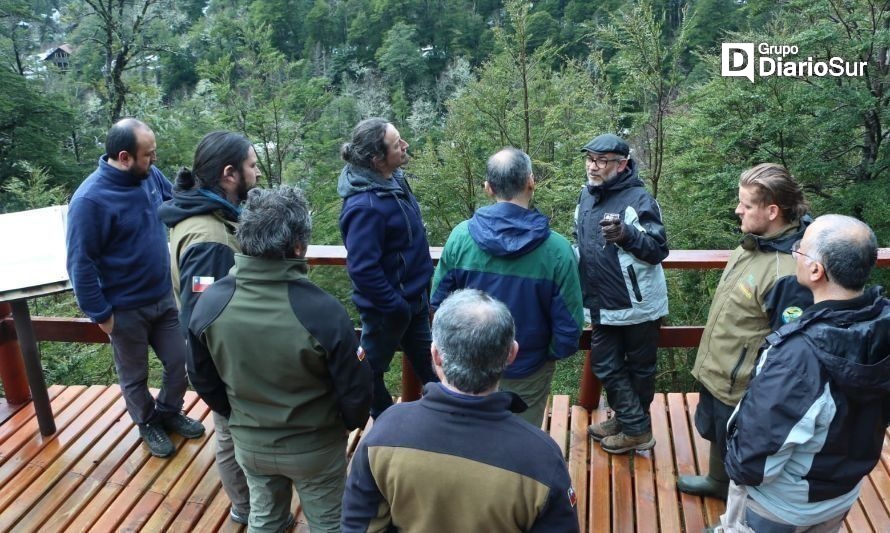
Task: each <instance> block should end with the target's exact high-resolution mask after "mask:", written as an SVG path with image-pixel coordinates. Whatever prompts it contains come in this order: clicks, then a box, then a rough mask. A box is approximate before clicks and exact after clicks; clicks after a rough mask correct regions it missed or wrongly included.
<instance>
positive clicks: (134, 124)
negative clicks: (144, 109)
mask: <svg viewBox="0 0 890 533" xmlns="http://www.w3.org/2000/svg"><path fill="white" fill-rule="evenodd" d="M139 132H151V128H149V127H148V126H147V125H146V124H145V123H144V122H142V121H141V120H136V119H135V118H124V119H121V120H119V121H117V122H115V124H114V126H112V127H111V129H110V130H108V135H107V136H106V137H105V153H106V154H108V158H109V159H113V160H115V161H117V160H118V158H119V156H120V153H121V152H127V153H129V154H131V155H136V144H137V142H138V139H137V133H139Z"/></svg>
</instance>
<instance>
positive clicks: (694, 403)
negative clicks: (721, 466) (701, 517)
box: [685, 394, 726, 525]
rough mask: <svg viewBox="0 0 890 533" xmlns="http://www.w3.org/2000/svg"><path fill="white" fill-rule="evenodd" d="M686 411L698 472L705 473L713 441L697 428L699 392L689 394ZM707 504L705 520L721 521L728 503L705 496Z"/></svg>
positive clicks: (710, 522) (708, 522)
mask: <svg viewBox="0 0 890 533" xmlns="http://www.w3.org/2000/svg"><path fill="white" fill-rule="evenodd" d="M685 398H686V406H687V409H686V413H687V414H688V416H689V431H690V433H691V434H692V444H693V446H695V458H696V461H697V462H698V472H699V473H700V474H702V475H704V474H705V473H706V472H707V471H708V463H709V462H710V455H711V443H710V442H709V441H707V440H705V439H704V438H703V437H702V436H701V435H699V434H698V430H697V429H695V410H696V409H697V408H698V394H687V395H686V396H685ZM703 500H704V504H705V520H706V522H707V524H709V525H715V524H717V523H718V522H720V515H722V514H723V513H724V512H725V511H726V503H725V502H724V501H723V500H720V499H718V498H707V497H706V498H703Z"/></svg>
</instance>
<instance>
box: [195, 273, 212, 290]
mask: <svg viewBox="0 0 890 533" xmlns="http://www.w3.org/2000/svg"><path fill="white" fill-rule="evenodd" d="M214 281H216V278H214V277H213V276H192V292H204V291H206V290H207V287H209V286H211V285H213V282H214Z"/></svg>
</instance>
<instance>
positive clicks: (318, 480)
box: [235, 435, 346, 533]
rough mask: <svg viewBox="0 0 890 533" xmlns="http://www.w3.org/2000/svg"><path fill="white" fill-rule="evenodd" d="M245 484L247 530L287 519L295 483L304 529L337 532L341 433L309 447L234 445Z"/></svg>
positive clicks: (273, 527)
mask: <svg viewBox="0 0 890 533" xmlns="http://www.w3.org/2000/svg"><path fill="white" fill-rule="evenodd" d="M235 457H236V458H237V459H238V464H239V465H241V468H243V469H244V473H245V474H246V475H247V484H248V486H249V487H250V523H249V525H248V528H247V530H248V532H249V533H254V532H260V531H262V532H269V533H273V532H278V531H282V529H283V528H284V525H285V524H286V523H287V519H288V514H289V512H290V503H291V495H292V488H293V487H296V489H297V494H298V495H299V496H300V503H301V504H302V506H303V512H304V513H305V514H306V520H307V521H308V522H309V530H310V531H311V532H312V533H322V532H324V533H339V531H340V511H341V508H342V499H343V491H344V489H345V488H346V437H345V435H344V437H343V439H342V440H337V442H334V443H332V444H331V445H329V446H326V447H324V448H322V449H320V450H315V451H313V452H309V453H280V452H274V451H270V452H253V451H248V450H245V449H243V447H241V446H237V445H236V446H235Z"/></svg>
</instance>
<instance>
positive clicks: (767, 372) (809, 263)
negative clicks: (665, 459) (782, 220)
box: [724, 215, 890, 533]
mask: <svg viewBox="0 0 890 533" xmlns="http://www.w3.org/2000/svg"><path fill="white" fill-rule="evenodd" d="M877 247H878V242H877V239H876V238H875V234H874V232H872V230H871V228H869V227H868V226H867V225H866V224H865V223H863V222H861V221H859V220H856V219H855V218H852V217H847V216H842V215H824V216H821V217H819V218H817V219H816V220H815V222H813V223H812V224H811V225H810V226H809V227H808V228H807V229H806V232H805V233H804V235H803V239H801V240H800V241H798V242H796V243H795V245H794V247H793V248H792V254H793V255H794V257H795V259H796V265H795V266H796V277H797V280H798V281H799V282H800V284H801V285H803V286H804V287H806V288H807V289H809V290H810V291H812V294H813V301H814V303H813V305H812V306H810V307H809V308H808V309H807V310H806V311H804V312H803V315H801V316H800V318H799V320H797V321H795V322H793V323H790V324H787V325H785V326H783V327H781V328H780V329H779V330H778V331H776V332H773V333H771V334H770V335H769V336H768V337H767V338H766V343H765V344H764V345H763V348H762V351H761V353H760V358H759V360H758V361H757V369H756V370H757V373H756V375H755V377H754V378H753V379H752V380H751V385H750V387H749V389H748V393H747V394H746V395H745V396H744V397H743V398H742V401H741V403H740V404H739V406H738V408H737V409H736V412H735V413H734V414H733V416H732V418H731V420H730V424H729V435H730V436H729V445H728V451H727V454H726V469H727V472H728V473H729V477H730V479H731V480H732V481H733V484H734V486H733V487H732V488H731V489H730V490H731V492H730V502H729V505H728V506H727V508H728V509H740V510H742V511H741V512H739V513H738V515H737V516H734V517H730V516H726V517H725V518H724V520H726V522H724V525H729V524H730V523H731V522H743V523H744V524H746V525H747V527H748V528H750V529H751V530H754V531H757V532H758V533H774V532H775V533H778V532H787V531H819V532H829V531H837V530H838V529H839V528H840V527H841V525H842V524H843V520H844V517H845V516H846V515H847V513H848V512H849V510H850V507H851V506H852V505H853V504H854V503H855V502H856V499H857V498H858V497H859V489H860V487H861V485H862V483H863V478H865V477H866V476H868V474H869V472H871V471H872V470H873V469H874V467H875V465H876V464H877V462H878V460H879V459H880V458H881V450H882V447H883V443H884V439H885V431H886V429H887V425H888V422H890V300H888V299H887V298H885V297H884V296H883V289H882V288H881V287H871V288H868V289H866V288H865V283H866V281H867V280H868V276H869V273H870V272H871V270H872V267H874V265H875V262H876V260H877ZM865 483H868V481H865Z"/></svg>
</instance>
